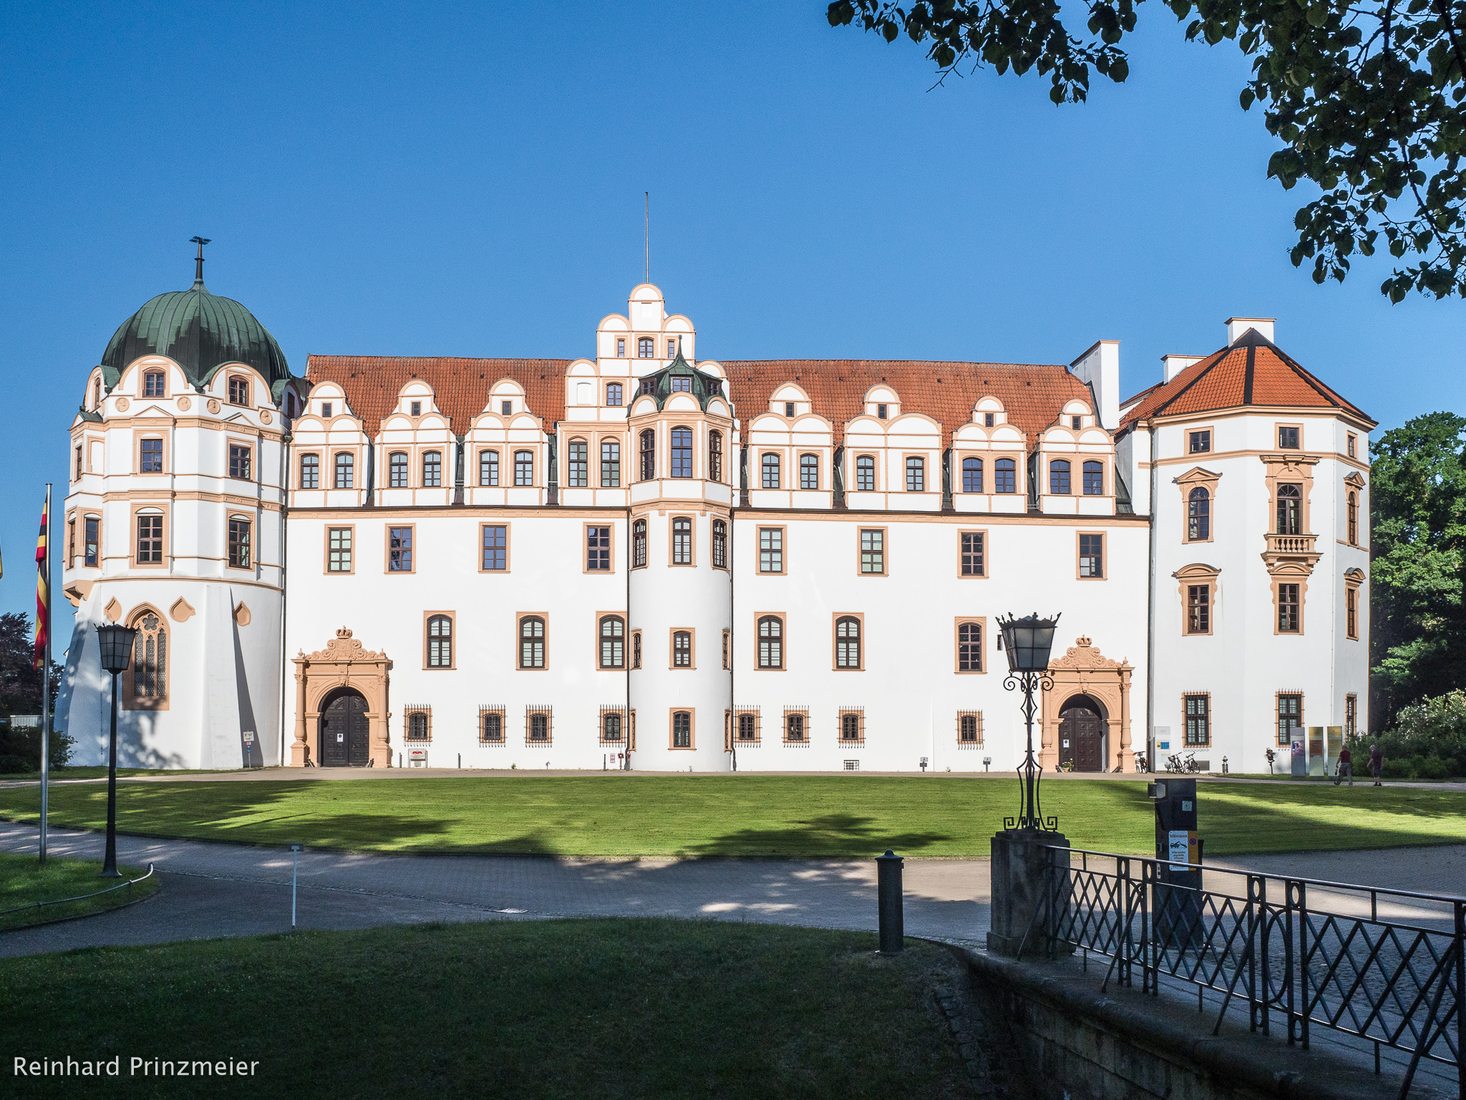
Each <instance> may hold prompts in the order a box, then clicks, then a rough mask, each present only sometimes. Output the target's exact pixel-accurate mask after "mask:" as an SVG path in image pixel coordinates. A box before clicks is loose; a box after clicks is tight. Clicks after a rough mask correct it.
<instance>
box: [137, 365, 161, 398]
mask: <svg viewBox="0 0 1466 1100" xmlns="http://www.w3.org/2000/svg"><path fill="white" fill-rule="evenodd" d="M166 380H167V376H166V375H165V374H164V373H163V372H162V371H160V370H150V371H144V372H143V396H144V397H162V396H163V392H164V386H165V383H166Z"/></svg>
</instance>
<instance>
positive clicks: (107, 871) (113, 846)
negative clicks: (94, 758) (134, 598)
mask: <svg viewBox="0 0 1466 1100" xmlns="http://www.w3.org/2000/svg"><path fill="white" fill-rule="evenodd" d="M136 637H137V631H136V630H134V629H133V628H132V627H130V626H118V625H117V624H116V623H107V624H105V625H102V626H98V627H97V640H98V642H100V643H101V649H102V654H101V656H102V667H103V668H105V669H106V670H107V671H108V672H110V673H111V674H112V736H111V739H110V741H109V743H108V748H107V853H106V855H104V856H103V857H102V877H103V878H118V877H120V876H119V874H118V871H117V677H118V676H120V675H122V674H123V673H124V672H126V671H127V666H128V664H129V663H130V662H131V660H132V643H133V639H135V638H136Z"/></svg>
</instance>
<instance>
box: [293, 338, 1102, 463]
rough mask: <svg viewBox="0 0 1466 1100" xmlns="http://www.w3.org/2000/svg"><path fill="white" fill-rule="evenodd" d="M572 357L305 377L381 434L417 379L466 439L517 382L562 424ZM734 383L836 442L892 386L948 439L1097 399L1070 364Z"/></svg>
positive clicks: (746, 410)
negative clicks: (803, 399) (337, 394)
mask: <svg viewBox="0 0 1466 1100" xmlns="http://www.w3.org/2000/svg"><path fill="white" fill-rule="evenodd" d="M570 362H571V360H569V359H459V358H436V357H392V356H369V355H312V356H311V357H310V358H309V360H308V361H307V363H306V378H307V379H308V380H309V381H310V382H311V384H312V385H316V384H319V383H321V382H326V381H331V382H336V383H337V384H339V385H340V386H341V388H342V389H343V390H344V391H345V392H346V401H347V403H348V404H349V405H350V406H351V409H352V411H353V412H355V413H356V415H357V416H359V417H361V418H362V420H363V422H364V423H365V425H366V430H367V431H368V432H369V433H373V434H375V432H376V431H377V429H378V426H379V425H380V423H381V420H382V418H383V417H384V416H386V415H387V414H388V413H389V412H390V411H391V410H392V409H393V408H395V407H396V404H397V394H398V392H399V391H400V390H401V389H402V387H403V386H404V385H405V384H406V383H407V382H408V381H409V380H410V379H413V378H420V379H422V380H423V381H425V382H427V383H428V384H429V385H430V386H432V387H433V393H434V394H435V395H436V397H437V402H438V407H439V408H440V409H442V411H443V412H444V413H445V414H446V415H447V416H448V417H449V419H450V420H451V421H452V422H453V430H454V431H455V432H457V433H458V434H460V435H461V434H463V433H464V432H465V431H467V430H468V427H469V425H470V424H471V423H472V422H473V418H474V417H476V416H477V415H478V414H479V413H481V412H482V411H483V409H484V406H485V405H486V404H487V403H488V397H489V387H490V386H492V385H493V384H494V383H495V382H496V381H498V380H499V379H500V378H513V379H514V380H515V381H517V382H518V383H519V384H520V385H522V386H523V387H524V390H525V395H526V400H527V401H528V403H529V407H530V410H531V411H532V412H534V413H535V414H536V415H538V416H539V417H541V418H542V419H544V420H545V422H546V423H554V422H556V421H559V420H561V419H563V417H564V415H565V384H564V375H565V368H566V367H567V366H568V365H569V364H570ZM718 362H719V363H720V364H721V365H722V367H723V369H724V371H726V372H727V375H728V383H729V390H730V392H731V394H732V398H733V404H734V407H735V408H736V409H737V410H738V414H739V416H740V417H742V418H743V419H744V420H745V421H746V420H747V419H749V418H751V417H753V416H757V415H758V414H759V413H761V412H764V411H766V410H767V409H768V408H769V399H770V397H771V396H772V395H773V393H774V391H775V390H777V389H778V388H779V387H780V386H781V385H783V384H784V383H785V382H793V383H795V384H796V385H798V386H800V387H801V388H802V389H803V390H804V391H805V393H807V394H809V398H810V402H811V404H812V406H813V408H814V411H815V412H816V413H818V414H819V415H820V416H823V417H825V418H826V419H828V420H830V421H831V422H832V423H833V424H834V428H835V439H836V441H837V442H838V441H839V440H840V439H841V438H842V436H843V435H844V427H845V424H846V422H847V421H849V420H852V419H854V418H855V417H856V416H859V415H860V414H861V412H863V411H864V404H863V402H864V398H865V394H866V391H867V390H869V389H870V388H871V387H872V386H875V385H878V384H880V383H885V384H887V385H889V386H890V387H891V388H892V389H893V390H895V391H896V394H897V396H898V397H899V398H900V400H901V411H902V412H919V413H925V414H926V415H927V416H930V417H932V418H933V419H934V420H936V421H937V422H938V423H939V424H941V425H942V434H943V440H944V442H945V441H950V439H951V436H952V432H953V431H955V430H956V429H957V428H960V427H961V426H962V425H964V424H966V423H968V422H969V421H970V420H971V419H972V406H973V405H975V404H977V402H978V400H979V399H981V398H983V397H988V396H992V397H996V398H997V399H998V400H999V401H1001V402H1002V403H1003V407H1004V409H1006V410H1007V413H1008V420H1009V422H1010V423H1012V424H1014V425H1015V426H1016V427H1018V428H1020V429H1021V430H1022V431H1024V432H1025V433H1026V434H1027V435H1028V437H1029V439H1030V440H1033V439H1034V438H1036V437H1037V436H1038V434H1039V433H1041V432H1042V431H1043V430H1044V429H1045V428H1047V427H1049V426H1050V425H1051V424H1053V423H1054V422H1055V421H1056V420H1057V419H1058V418H1059V412H1060V410H1061V409H1063V407H1064V404H1065V403H1066V402H1068V401H1070V400H1072V399H1074V398H1078V399H1079V400H1081V401H1086V402H1087V401H1089V399H1090V394H1089V387H1088V386H1087V385H1085V383H1083V382H1081V381H1080V380H1079V379H1078V378H1076V377H1074V375H1072V374H1070V373H1069V371H1068V369H1067V368H1065V367H1062V366H1047V365H1043V366H1040V365H1023V364H1016V363H949V362H931V361H926V360H905V359H763V360H719V361H718Z"/></svg>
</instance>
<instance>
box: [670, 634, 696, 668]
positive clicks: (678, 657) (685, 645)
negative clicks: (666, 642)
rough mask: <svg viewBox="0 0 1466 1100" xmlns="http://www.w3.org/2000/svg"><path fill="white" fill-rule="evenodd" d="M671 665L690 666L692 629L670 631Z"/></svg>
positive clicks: (678, 666)
mask: <svg viewBox="0 0 1466 1100" xmlns="http://www.w3.org/2000/svg"><path fill="white" fill-rule="evenodd" d="M672 667H673V668H692V667H693V665H692V631H690V630H674V631H672Z"/></svg>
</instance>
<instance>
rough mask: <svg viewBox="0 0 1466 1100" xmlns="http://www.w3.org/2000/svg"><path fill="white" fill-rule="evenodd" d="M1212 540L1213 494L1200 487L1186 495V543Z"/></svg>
mask: <svg viewBox="0 0 1466 1100" xmlns="http://www.w3.org/2000/svg"><path fill="white" fill-rule="evenodd" d="M1210 538H1211V493H1209V492H1207V491H1206V489H1204V488H1203V487H1202V486H1200V485H1198V486H1196V488H1194V489H1192V490H1191V492H1189V493H1187V494H1186V541H1187V542H1206V541H1207V540H1208V539H1210Z"/></svg>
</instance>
